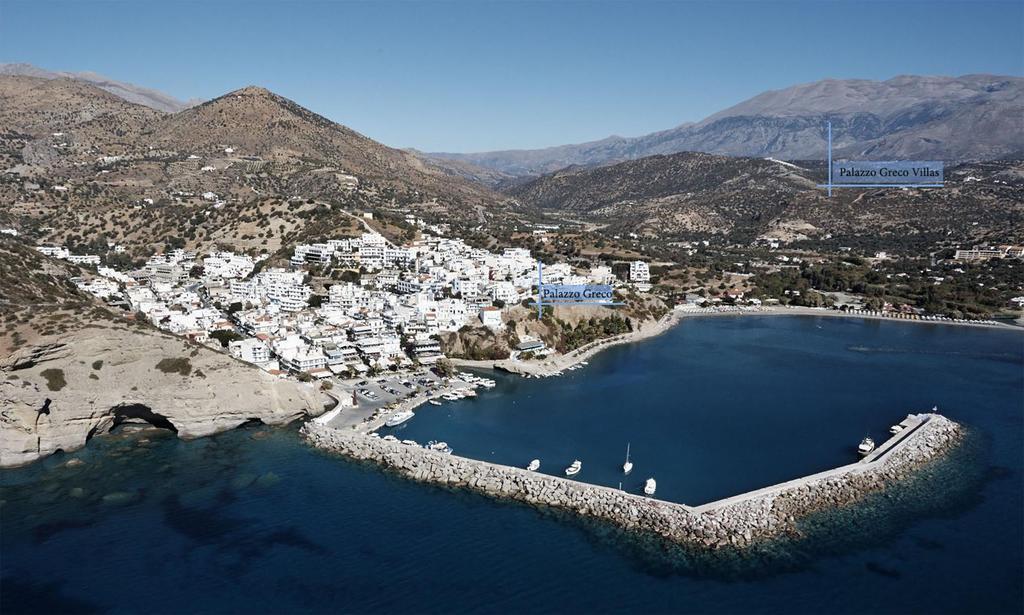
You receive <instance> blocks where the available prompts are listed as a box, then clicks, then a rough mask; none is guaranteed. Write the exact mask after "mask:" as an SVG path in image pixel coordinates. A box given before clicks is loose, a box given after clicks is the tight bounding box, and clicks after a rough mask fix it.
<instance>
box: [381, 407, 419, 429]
mask: <svg viewBox="0 0 1024 615" xmlns="http://www.w3.org/2000/svg"><path fill="white" fill-rule="evenodd" d="M414 416H416V415H415V414H413V412H412V410H402V411H401V412H396V413H395V414H392V415H391V417H390V418H388V420H386V421H384V424H385V425H387V426H388V427H398V426H399V425H401V424H402V423H404V422H406V421H408V420H409V419H411V418H412V417H414Z"/></svg>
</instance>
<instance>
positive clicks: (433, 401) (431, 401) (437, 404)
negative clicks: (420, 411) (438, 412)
mask: <svg viewBox="0 0 1024 615" xmlns="http://www.w3.org/2000/svg"><path fill="white" fill-rule="evenodd" d="M429 403H430V405H431V406H440V405H441V402H439V401H437V400H436V399H431V400H430V402H429Z"/></svg>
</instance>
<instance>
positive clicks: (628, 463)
mask: <svg viewBox="0 0 1024 615" xmlns="http://www.w3.org/2000/svg"><path fill="white" fill-rule="evenodd" d="M632 471H633V462H632V461H630V460H629V442H626V463H624V464H622V473H623V474H629V473H630V472H632Z"/></svg>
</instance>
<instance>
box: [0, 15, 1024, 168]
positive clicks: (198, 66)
mask: <svg viewBox="0 0 1024 615" xmlns="http://www.w3.org/2000/svg"><path fill="white" fill-rule="evenodd" d="M0 62H27V63H30V64H34V65H36V66H39V67H42V68H46V69H50V70H66V71H86V70H88V71H94V72H97V73H100V74H102V75H105V76H107V77H110V78H113V79H117V80H119V81H128V82H131V83H135V84H138V85H142V86H145V87H150V88H154V89H158V90H161V91H163V92H166V93H168V94H171V95H173V96H175V97H177V98H180V99H189V98H201V99H210V98H214V97H216V96H219V95H221V94H224V93H226V92H228V91H231V90H234V89H237V88H240V87H244V86H246V85H261V86H263V87H266V88H268V89H270V90H273V91H274V92H277V93H278V94H281V95H283V96H286V97H288V98H290V99H292V100H294V101H296V102H297V103H299V104H301V105H303V106H305V107H307V108H309V109H312V110H313V111H316V112H317V113H320V114H321V115H324V116H326V117H328V118H330V119H332V120H334V121H336V122H339V123H342V124H345V125H347V126H349V127H351V128H353V129H354V130H357V131H359V132H361V133H363V134H365V135H367V136H369V137H371V138H373V139H376V140H378V141H381V142H383V143H386V144H387V145H391V146H393V147H415V148H417V149H420V150H424V151H448V152H469V151H488V150H497V149H515V148H536V147H545V146H551V145H561V144H565V143H578V142H583V141H589V140H594V139H600V138H604V137H606V136H609V135H612V134H615V135H621V136H637V135H641V134H646V133H649V132H653V131H656V130H664V129H667V128H671V127H673V126H677V125H679V124H682V123H684V122H688V121H697V120H700V119H702V118H704V117H706V116H708V115H711V114H712V113H714V112H716V111H720V110H722V109H724V108H726V107H729V106H731V105H734V104H736V103H738V102H741V101H743V100H745V99H747V98H750V97H751V96H754V95H756V94H758V93H760V92H763V91H765V90H769V89H780V88H784V87H787V86H790V85H795V84H798V83H806V82H811V81H817V80H819V79H825V78H835V79H844V78H859V79H887V78H890V77H893V76H896V75H905V74H921V75H949V76H956V75H964V74H970V73H994V74H1002V75H1016V76H1024V1H1022V0H1011V1H1006V2H991V1H988V2H987V1H983V0H978V1H969V2H951V1H942V0H932V1H929V2H901V1H899V0H896V1H891V0H890V1H888V2H881V1H874V2H845V1H828V0H816V1H810V2H803V1H792V2H781V1H780V2H767V1H764V2H757V1H753V0H749V1H728V0H724V1H716V2H703V1H677V2H670V1H663V2H653V1H652V2H644V1H633V2H617V1H589V2H584V1H577V2H554V1H543V2H540V1H538V2H526V1H512V0H508V1H486V0H477V1H455V0H452V1H413V0H406V1H403V2H389V1H376V2H369V1H366V2H351V1H316V2H314V1H307V0H279V1H277V2H264V1H261V0H163V1H157V0H103V1H96V0H65V1H57V2H54V1H50V0H0Z"/></svg>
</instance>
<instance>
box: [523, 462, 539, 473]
mask: <svg viewBox="0 0 1024 615" xmlns="http://www.w3.org/2000/svg"><path fill="white" fill-rule="evenodd" d="M526 469H527V470H529V471H531V472H536V471H537V470H539V469H540V459H534V460H533V461H531V462H530V465H528V466H526Z"/></svg>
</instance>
